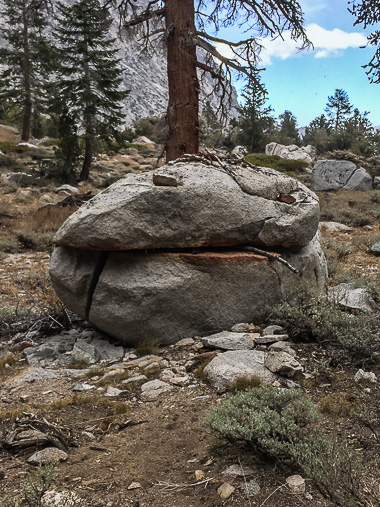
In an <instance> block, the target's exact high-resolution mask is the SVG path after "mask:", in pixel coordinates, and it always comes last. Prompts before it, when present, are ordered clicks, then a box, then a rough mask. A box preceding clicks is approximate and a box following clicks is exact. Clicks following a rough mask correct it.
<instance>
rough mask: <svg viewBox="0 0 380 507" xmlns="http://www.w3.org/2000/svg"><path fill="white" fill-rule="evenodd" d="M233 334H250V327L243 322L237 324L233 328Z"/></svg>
mask: <svg viewBox="0 0 380 507" xmlns="http://www.w3.org/2000/svg"><path fill="white" fill-rule="evenodd" d="M231 332H232V333H249V332H250V325H249V324H248V323H247V322H241V323H240V324H235V325H234V326H232V327H231Z"/></svg>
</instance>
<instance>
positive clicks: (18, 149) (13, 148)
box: [0, 141, 29, 155]
mask: <svg viewBox="0 0 380 507" xmlns="http://www.w3.org/2000/svg"><path fill="white" fill-rule="evenodd" d="M28 150H29V146H26V145H24V144H21V145H20V144H16V143H12V142H11V141H2V142H0V151H2V152H3V153H4V154H5V155H7V154H8V153H25V152H26V151H28Z"/></svg>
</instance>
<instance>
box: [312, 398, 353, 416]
mask: <svg viewBox="0 0 380 507" xmlns="http://www.w3.org/2000/svg"><path fill="white" fill-rule="evenodd" d="M356 402H357V400H356V399H355V398H354V397H353V396H352V395H350V394H349V393H342V392H341V393H332V394H328V395H327V396H325V397H324V398H322V399H321V401H320V402H319V410H320V411H321V412H322V413H323V414H330V415H337V416H342V417H347V416H348V414H349V413H350V412H351V411H352V409H353V408H354V406H355V403H356Z"/></svg>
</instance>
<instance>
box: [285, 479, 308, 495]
mask: <svg viewBox="0 0 380 507" xmlns="http://www.w3.org/2000/svg"><path fill="white" fill-rule="evenodd" d="M286 484H287V485H288V488H289V490H290V492H291V493H292V494H293V495H302V494H303V493H305V487H306V486H305V479H303V478H302V477H301V476H300V475H291V476H290V477H287V479H286Z"/></svg>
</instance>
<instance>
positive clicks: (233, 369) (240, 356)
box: [204, 350, 293, 390]
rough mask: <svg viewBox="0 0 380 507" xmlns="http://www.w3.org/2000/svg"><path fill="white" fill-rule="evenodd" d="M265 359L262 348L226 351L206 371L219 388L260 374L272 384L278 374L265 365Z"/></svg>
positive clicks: (262, 378)
mask: <svg viewBox="0 0 380 507" xmlns="http://www.w3.org/2000/svg"><path fill="white" fill-rule="evenodd" d="M292 359H293V358H292ZM264 360H265V352H262V351H260V350H244V351H238V350H236V351H231V352H224V353H223V354H220V355H219V356H217V357H215V358H214V359H213V360H212V361H211V362H210V363H209V364H208V365H207V366H206V367H205V369H204V373H205V375H206V376H207V378H208V379H209V381H210V383H211V384H212V385H213V386H214V387H216V388H217V389H219V390H221V389H224V388H226V387H227V386H228V385H230V384H232V383H233V382H234V380H236V379H237V378H238V377H242V376H247V377H253V376H258V377H260V378H261V380H262V381H263V382H264V383H266V384H271V383H272V382H274V381H275V380H276V379H277V376H276V375H274V374H273V373H272V372H271V371H269V370H268V368H266V367H265V366H264Z"/></svg>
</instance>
